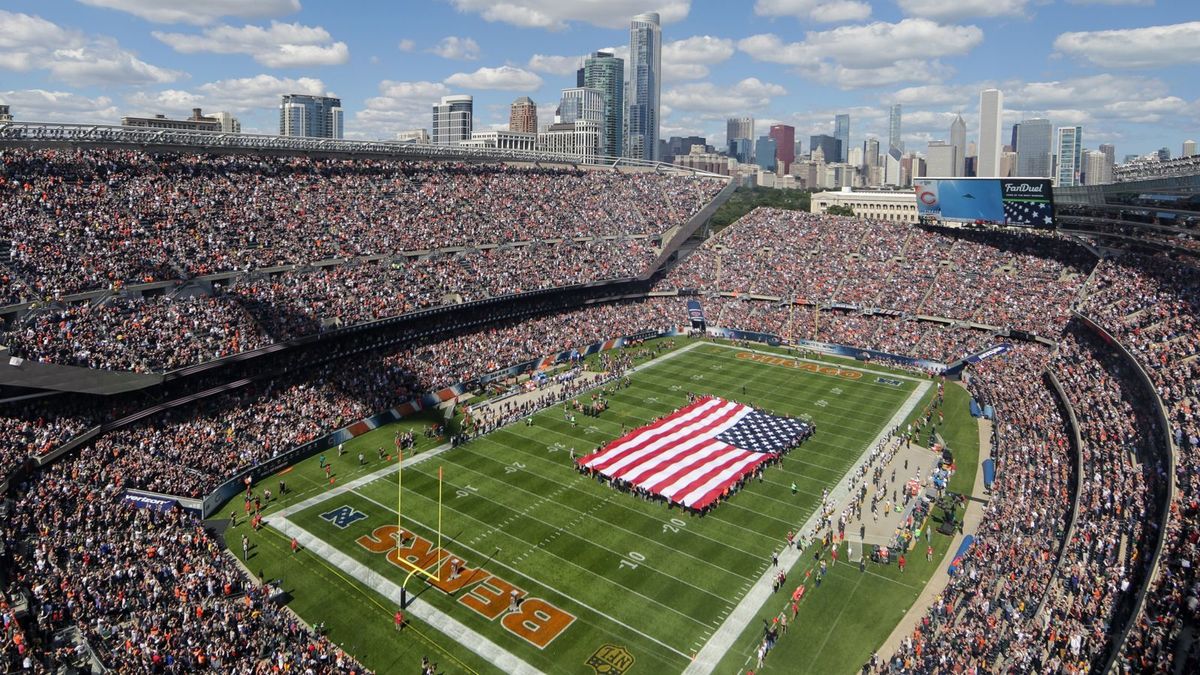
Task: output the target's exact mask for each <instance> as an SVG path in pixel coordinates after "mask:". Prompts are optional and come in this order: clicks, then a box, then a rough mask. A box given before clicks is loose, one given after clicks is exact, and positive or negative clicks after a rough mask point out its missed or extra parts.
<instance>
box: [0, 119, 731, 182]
mask: <svg viewBox="0 0 1200 675" xmlns="http://www.w3.org/2000/svg"><path fill="white" fill-rule="evenodd" d="M13 143H16V144H21V143H65V144H71V145H79V144H91V145H101V146H111V147H121V146H136V147H138V148H141V149H155V150H164V151H181V152H197V151H199V152H264V153H271V154H327V155H335V156H347V157H350V156H355V157H386V158H390V159H411V160H434V161H463V162H524V163H532V164H538V165H541V164H561V165H568V166H572V167H607V168H610V169H617V170H620V169H641V170H654V171H661V172H672V173H686V174H695V175H700V176H706V177H714V178H728V177H727V176H720V175H718V174H714V173H708V172H705V171H700V170H698V169H693V168H690V167H684V166H679V165H675V164H665V163H663V162H651V161H645V160H639V159H631V158H628V157H580V156H577V155H564V154H559V153H549V152H530V151H525V150H503V149H498V148H472V147H460V146H454V145H422V144H413V143H402V142H399V141H354V140H344V139H339V138H309V137H303V136H270V135H265V134H234V133H225V132H220V131H193V130H184V129H152V128H145V127H122V126H112V125H102V124H57V123H49V122H4V123H0V144H13Z"/></svg>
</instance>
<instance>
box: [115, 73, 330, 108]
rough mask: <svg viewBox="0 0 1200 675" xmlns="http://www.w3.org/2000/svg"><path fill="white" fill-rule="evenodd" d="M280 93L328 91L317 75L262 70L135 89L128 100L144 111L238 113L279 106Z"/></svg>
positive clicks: (321, 92) (323, 92)
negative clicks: (197, 83)
mask: <svg viewBox="0 0 1200 675" xmlns="http://www.w3.org/2000/svg"><path fill="white" fill-rule="evenodd" d="M283 94H311V95H313V96H325V95H329V94H330V92H329V91H328V90H327V89H326V88H325V83H324V82H322V81H321V80H319V79H317V78H313V77H299V78H285V77H276V76H274V75H267V74H262V75H255V76H253V77H238V78H231V79H227V80H217V81H215V82H207V83H205V84H202V85H200V86H198V87H195V88H193V89H190V90H183V89H165V90H162V91H157V92H138V93H135V94H133V95H131V96H130V97H129V102H130V103H131V104H133V105H135V106H138V108H139V109H140V112H143V113H183V112H188V111H190V110H191V109H192V108H205V109H208V110H227V111H230V112H237V113H241V112H248V111H255V110H261V109H263V108H278V107H279V97H280V96H282V95H283Z"/></svg>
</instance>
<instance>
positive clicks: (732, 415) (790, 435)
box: [579, 398, 812, 509]
mask: <svg viewBox="0 0 1200 675" xmlns="http://www.w3.org/2000/svg"><path fill="white" fill-rule="evenodd" d="M811 433H812V426H811V425H810V424H808V423H806V422H803V421H801V420H798V419H793V418H790V417H780V416H777V415H769V414H767V413H764V412H762V411H759V410H755V409H754V408H752V407H750V406H748V405H744V404H742V403H737V402H734V401H726V400H724V399H720V398H702V399H699V400H697V401H695V402H694V403H692V404H691V405H689V406H687V407H686V408H682V409H680V410H679V411H678V412H676V413H674V414H672V415H669V416H668V417H664V418H663V419H661V420H659V421H657V422H655V423H654V424H651V425H649V426H645V427H642V428H640V429H635V430H634V431H632V432H630V433H628V434H626V435H625V436H623V437H621V438H618V439H617V440H615V441H613V442H612V443H609V444H608V445H607V446H605V447H604V448H603V449H602V450H600V451H599V452H595V453H593V454H590V455H588V456H586V457H583V458H582V459H580V460H579V464H580V465H581V466H583V467H585V468H588V469H593V470H595V471H597V472H598V473H600V474H602V475H604V476H605V477H607V478H609V479H610V480H619V481H624V482H627V483H629V484H631V485H634V486H637V487H640V488H644V489H646V490H648V491H650V492H651V493H653V494H656V495H660V496H662V497H665V498H666V499H668V500H670V501H671V502H673V503H676V504H682V505H683V506H686V507H688V508H691V509H703V508H705V507H706V506H708V505H710V504H712V503H713V502H715V501H716V500H717V499H718V498H719V497H720V496H721V494H722V493H723V492H724V491H725V489H726V488H728V487H730V486H732V485H735V484H736V483H737V482H738V481H739V480H741V479H742V478H743V477H745V476H747V475H749V474H751V473H753V472H754V470H755V469H757V468H758V466H759V465H760V464H762V463H763V462H766V461H770V460H772V459H774V458H776V457H778V456H779V455H780V454H782V453H784V452H786V451H787V450H789V449H790V448H792V447H794V446H795V445H796V444H797V443H799V442H800V441H802V440H804V439H805V438H807V437H808V436H809V435H811Z"/></svg>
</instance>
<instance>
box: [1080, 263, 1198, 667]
mask: <svg viewBox="0 0 1200 675" xmlns="http://www.w3.org/2000/svg"><path fill="white" fill-rule="evenodd" d="M1080 310H1081V311H1082V312H1083V313H1084V314H1086V315H1088V316H1089V317H1091V318H1092V319H1094V320H1095V321H1097V322H1098V323H1099V324H1101V325H1102V326H1104V328H1105V329H1106V330H1108V331H1109V332H1110V333H1111V334H1112V335H1113V336H1114V337H1116V338H1117V339H1118V340H1119V341H1120V342H1121V343H1122V344H1123V345H1124V346H1125V347H1126V348H1128V349H1129V350H1130V352H1131V353H1132V354H1133V356H1134V358H1136V359H1137V360H1138V361H1139V363H1141V364H1142V366H1143V367H1144V368H1145V369H1146V372H1147V373H1148V374H1149V376H1150V378H1151V380H1152V381H1153V383H1154V385H1155V387H1156V388H1157V391H1158V395H1159V397H1160V398H1161V400H1162V402H1163V404H1164V405H1165V406H1166V407H1167V413H1168V418H1169V420H1168V421H1169V424H1170V426H1171V430H1170V431H1171V433H1172V435H1173V438H1174V442H1175V445H1176V446H1177V452H1176V455H1175V475H1174V481H1175V497H1174V500H1173V501H1172V502H1171V504H1170V507H1169V508H1170V510H1169V513H1168V519H1167V528H1166V531H1165V533H1164V535H1163V536H1164V549H1163V553H1162V557H1161V559H1160V562H1159V567H1158V569H1157V572H1156V574H1155V576H1154V577H1153V578H1152V579H1151V581H1150V592H1149V594H1148V596H1147V599H1146V603H1145V607H1144V609H1143V611H1142V613H1141V614H1140V615H1139V616H1138V617H1136V623H1135V625H1134V628H1133V630H1132V631H1131V633H1130V636H1129V640H1128V642H1127V644H1126V647H1125V651H1124V653H1123V654H1122V657H1121V665H1122V666H1123V668H1124V670H1125V671H1126V672H1172V671H1175V672H1180V668H1182V672H1192V671H1195V670H1196V669H1197V668H1200V652H1198V650H1197V644H1198V643H1197V642H1196V641H1195V640H1193V641H1192V647H1191V649H1190V651H1189V650H1188V649H1187V646H1186V645H1179V644H1178V640H1179V638H1180V635H1181V634H1182V633H1183V631H1184V627H1185V625H1187V624H1191V625H1192V626H1195V625H1197V624H1198V623H1200V576H1197V566H1198V565H1197V562H1196V561H1198V560H1200V455H1198V453H1200V359H1198V358H1197V354H1200V325H1198V323H1197V322H1198V319H1197V317H1200V271H1198V270H1197V269H1196V267H1195V266H1194V265H1191V264H1188V263H1186V262H1181V261H1171V260H1169V259H1166V258H1162V257H1151V256H1145V255H1137V254H1126V255H1124V256H1122V257H1119V258H1114V259H1106V260H1104V261H1103V262H1101V263H1100V266H1099V268H1098V269H1097V270H1096V273H1095V275H1094V277H1093V280H1092V283H1091V284H1090V285H1089V292H1088V294H1087V296H1086V298H1085V300H1084V302H1083V303H1081V306H1080Z"/></svg>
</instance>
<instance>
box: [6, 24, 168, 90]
mask: <svg viewBox="0 0 1200 675" xmlns="http://www.w3.org/2000/svg"><path fill="white" fill-rule="evenodd" d="M0 68H2V69H6V70H15V71H29V70H45V71H47V72H48V73H49V74H50V77H51V79H54V80H58V81H60V82H65V83H67V84H73V85H77V86H94V85H121V84H163V83H166V82H173V81H175V80H177V79H180V78H182V77H184V76H185V74H184V73H181V72H179V71H176V70H171V69H169V68H162V67H159V66H156V65H153V64H150V63H147V62H145V61H143V60H141V59H139V58H138V57H137V55H136V54H134V53H133V52H131V51H129V50H127V49H125V48H123V47H121V45H120V44H119V43H118V42H117V41H116V40H114V39H113V38H111V37H107V36H103V35H86V34H84V33H83V32H81V31H78V30H74V29H68V28H63V27H61V26H59V25H58V24H56V23H54V22H52V21H47V20H46V19H43V18H42V17H40V16H34V15H30V14H21V13H16V12H6V11H4V10H0Z"/></svg>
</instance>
